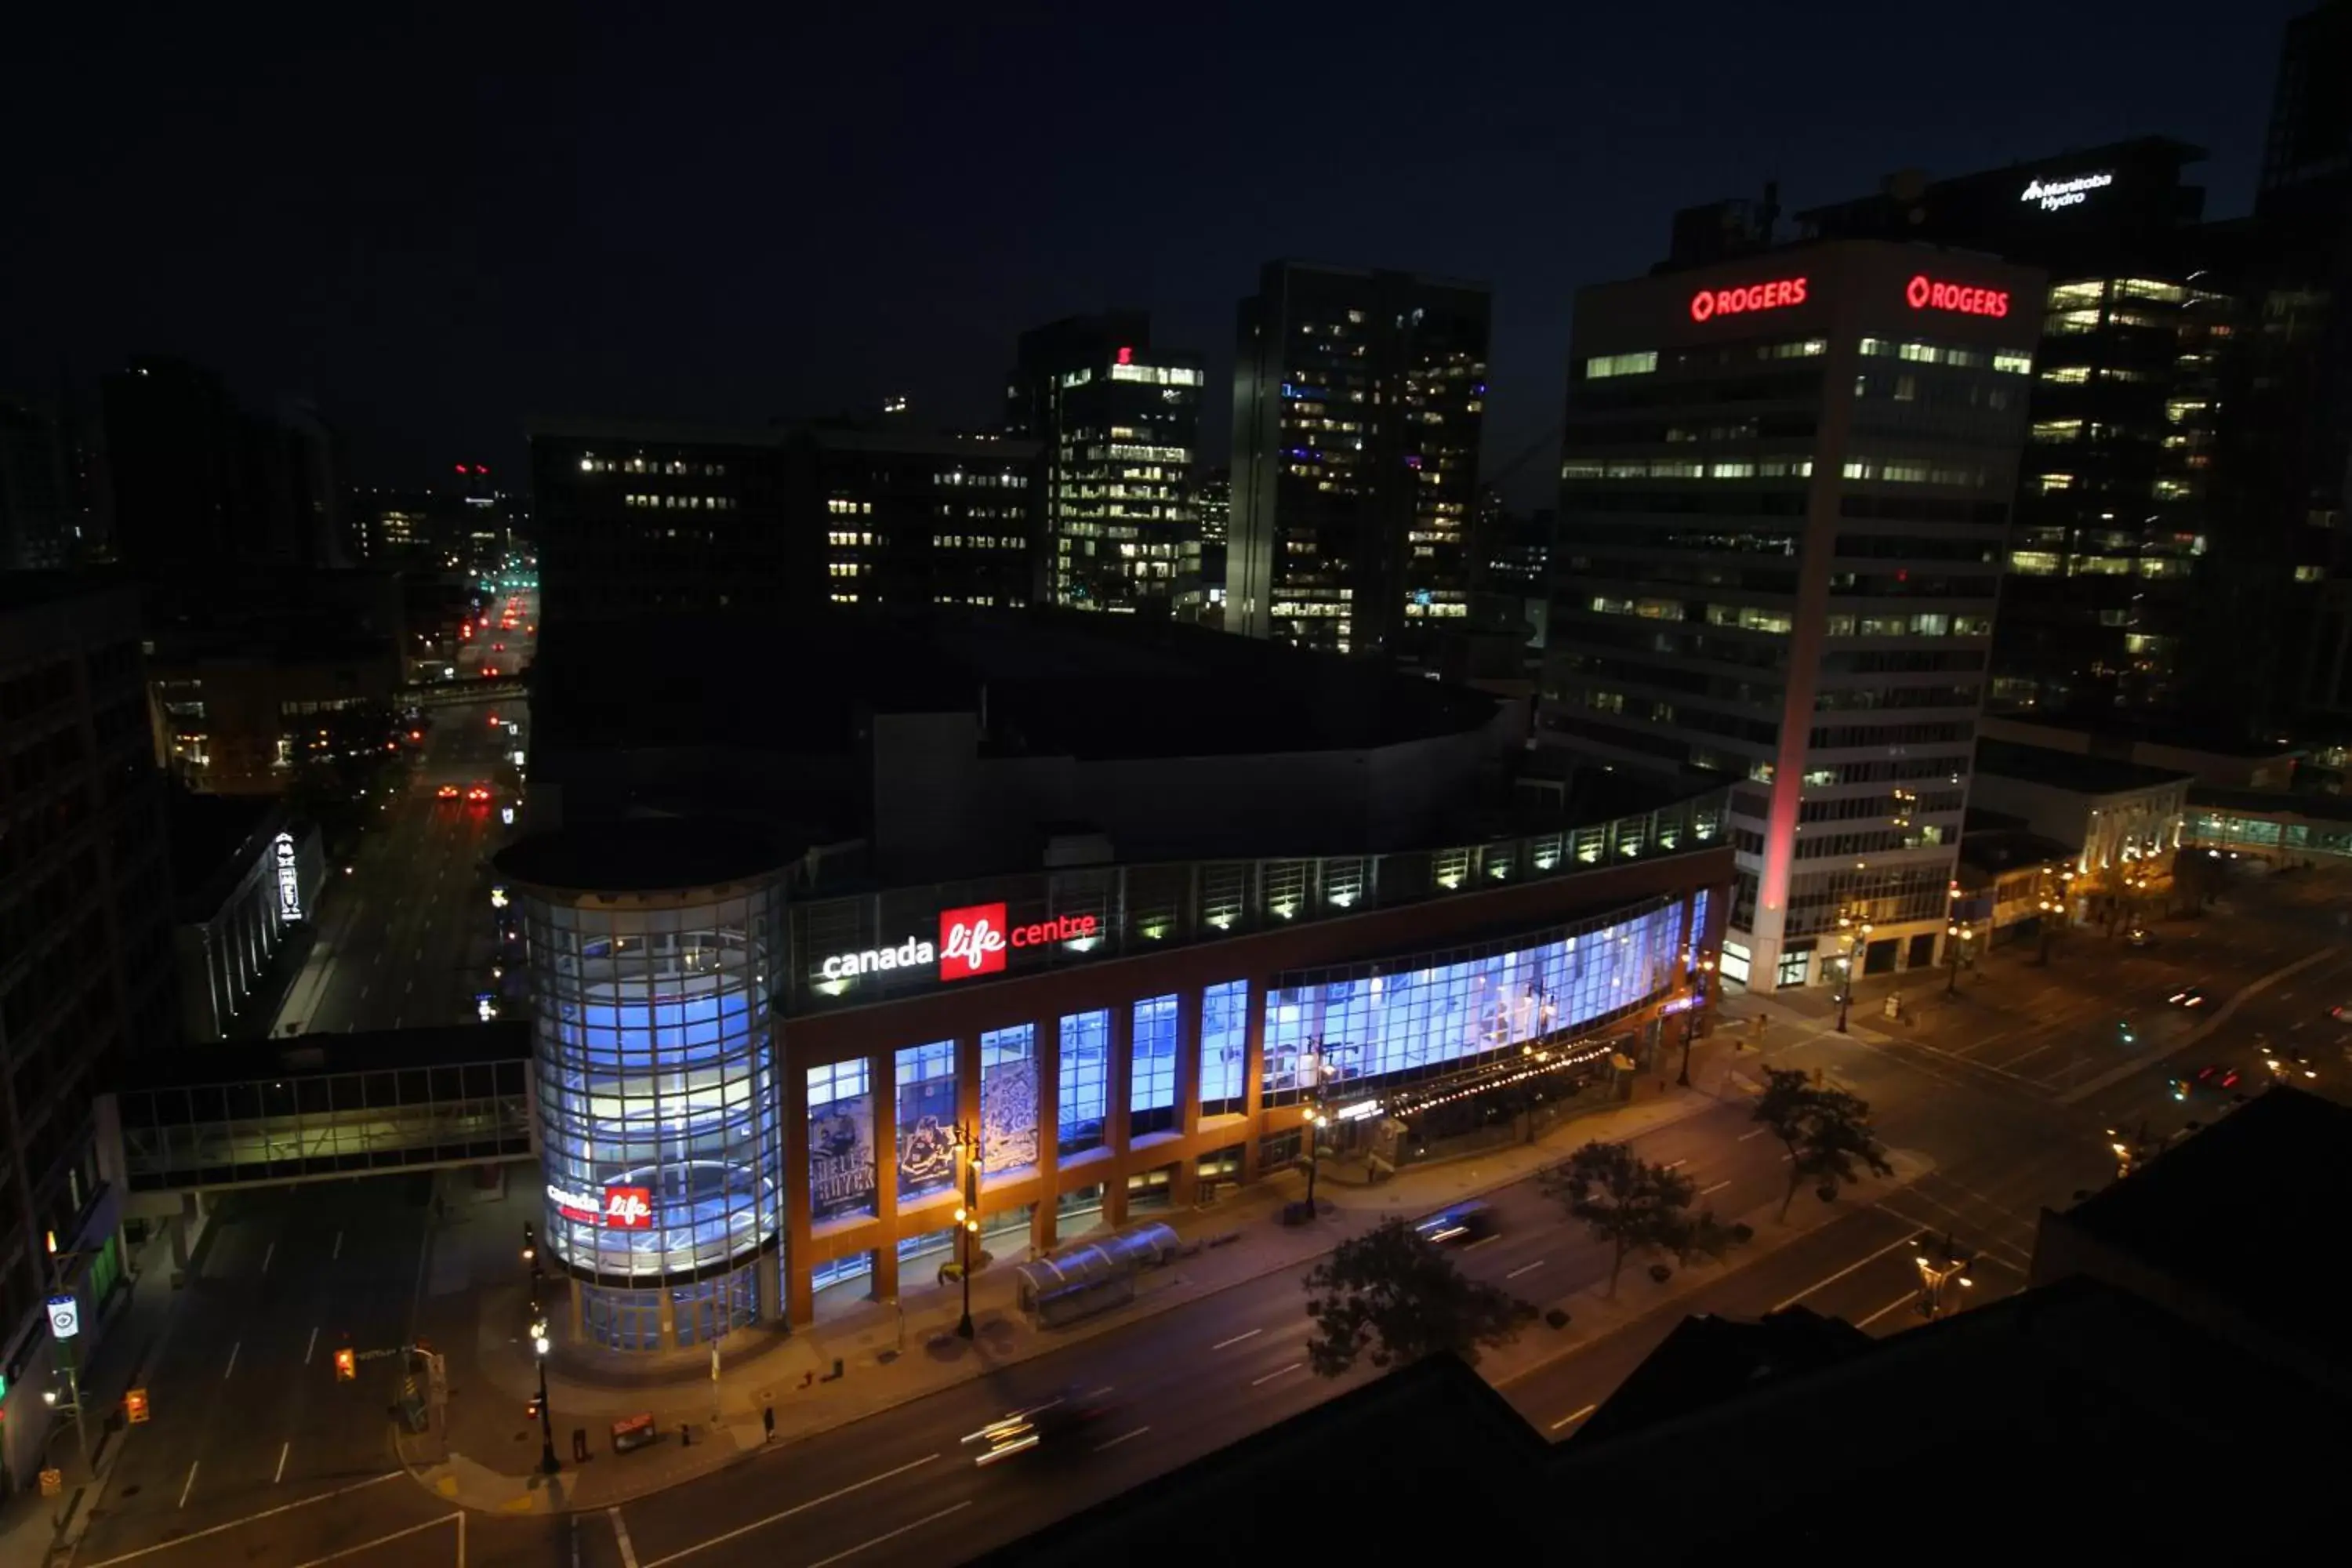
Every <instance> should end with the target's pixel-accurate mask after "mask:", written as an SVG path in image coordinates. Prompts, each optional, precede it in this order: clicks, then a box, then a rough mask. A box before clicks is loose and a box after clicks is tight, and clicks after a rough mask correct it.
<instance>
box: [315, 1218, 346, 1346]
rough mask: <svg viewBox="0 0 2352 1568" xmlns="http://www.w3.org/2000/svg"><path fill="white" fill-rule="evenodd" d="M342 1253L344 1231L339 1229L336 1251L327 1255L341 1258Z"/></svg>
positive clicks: (336, 1238)
mask: <svg viewBox="0 0 2352 1568" xmlns="http://www.w3.org/2000/svg"><path fill="white" fill-rule="evenodd" d="M342 1255H343V1233H342V1232H341V1231H340V1230H339V1231H337V1232H335V1250H334V1251H332V1252H330V1253H329V1254H327V1256H328V1257H329V1258H341V1256H342ZM311 1332H312V1333H314V1334H315V1333H317V1332H318V1330H316V1329H313V1330H311Z"/></svg>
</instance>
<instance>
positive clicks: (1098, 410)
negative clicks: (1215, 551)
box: [1006, 310, 1202, 614]
mask: <svg viewBox="0 0 2352 1568" xmlns="http://www.w3.org/2000/svg"><path fill="white" fill-rule="evenodd" d="M1201 385H1202V374H1201V361H1200V356H1199V355H1197V354H1187V353H1168V352H1166V351H1163V350H1156V349H1154V348H1153V347H1152V346H1151V318H1150V316H1149V315H1147V314H1146V313H1144V312H1143V311H1141V310H1118V311H1111V312H1108V313H1107V314H1104V315H1099V316H1073V317H1070V318H1068V319H1067V320H1066V321H1055V322H1054V323H1052V324H1051V325H1049V326H1044V327H1039V328H1037V329H1036V330H1035V331H1029V332H1024V333H1022V334H1021V343H1020V350H1019V353H1018V356H1017V363H1016V364H1015V365H1014V368H1013V374H1012V376H1011V378H1010V381H1009V384H1008V385H1007V388H1006V402H1007V410H1006V412H1007V420H1006V427H1007V429H1008V431H1009V432H1010V433H1011V434H1012V435H1013V436H1015V437H1024V438H1028V439H1033V440H1034V441H1036V442H1037V443H1039V445H1040V447H1042V449H1043V458H1042V464H1041V468H1040V473H1039V483H1038V486H1037V490H1036V493H1035V496H1034V502H1033V505H1034V510H1035V513H1036V517H1037V523H1036V525H1035V526H1036V529H1037V534H1038V541H1039V545H1040V548H1041V551H1042V552H1043V566H1044V571H1045V584H1044V592H1045V597H1046V598H1048V599H1049V600H1050V601H1051V602H1052V603H1054V604H1057V605H1075V606H1076V607H1078V608H1080V609H1090V610H1113V611H1123V612H1130V613H1131V612H1134V611H1138V610H1143V609H1147V608H1148V609H1151V610H1154V611H1156V612H1158V613H1161V614H1165V613H1167V612H1168V611H1169V610H1170V609H1171V606H1172V605H1173V604H1174V601H1175V599H1176V597H1177V595H1178V592H1179V585H1180V579H1181V575H1182V567H1183V560H1184V547H1185V545H1186V543H1187V542H1190V541H1191V540H1192V538H1193V537H1194V534H1193V521H1192V497H1191V494H1190V490H1191V482H1190V481H1191V477H1192V462H1193V459H1194V458H1195V457H1197V456H1198V452H1199V446H1200V423H1201Z"/></svg>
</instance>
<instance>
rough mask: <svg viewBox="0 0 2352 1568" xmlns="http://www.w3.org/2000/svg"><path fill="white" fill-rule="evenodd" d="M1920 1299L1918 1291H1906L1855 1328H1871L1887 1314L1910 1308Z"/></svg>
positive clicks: (1855, 1325)
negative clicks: (1896, 1309) (1899, 1308)
mask: <svg viewBox="0 0 2352 1568" xmlns="http://www.w3.org/2000/svg"><path fill="white" fill-rule="evenodd" d="M1918 1299H1919V1292H1918V1291H1916V1290H1906V1291H1904V1292H1903V1294H1901V1295H1900V1296H1897V1297H1895V1300H1892V1301H1889V1302H1887V1303H1886V1305H1885V1306H1884V1307H1881V1308H1879V1309H1878V1310H1876V1311H1875V1312H1873V1313H1871V1314H1870V1316H1868V1317H1867V1318H1864V1319H1863V1320H1862V1321H1859V1322H1857V1323H1855V1324H1854V1327H1855V1328H1857V1329H1866V1328H1868V1327H1870V1325H1871V1324H1873V1323H1874V1322H1876V1321H1878V1320H1879V1319H1881V1318H1883V1317H1885V1316H1886V1314H1887V1313H1889V1312H1891V1311H1893V1310H1895V1308H1897V1307H1907V1306H1909V1305H1910V1304H1911V1303H1912V1302H1914V1301H1916V1300H1918Z"/></svg>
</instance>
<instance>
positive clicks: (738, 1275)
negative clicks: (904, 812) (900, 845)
mask: <svg viewBox="0 0 2352 1568" xmlns="http://www.w3.org/2000/svg"><path fill="white" fill-rule="evenodd" d="M498 867H499V872H500V874H501V875H502V876H503V877H504V878H505V879H506V880H507V883H508V890H509V896H510V897H512V898H513V899H514V900H516V902H517V904H518V906H519V908H520V913H521V915H522V919H523V929H524V931H525V935H526V939H527V941H528V943H529V963H530V990H531V1005H532V1010H533V1015H534V1023H533V1026H532V1027H533V1033H534V1040H533V1045H534V1056H535V1058H536V1060H535V1067H534V1076H535V1079H536V1089H537V1092H538V1121H539V1131H540V1139H541V1166H542V1170H543V1173H544V1176H545V1182H546V1194H545V1219H544V1221H543V1223H542V1225H541V1236H542V1237H543V1238H544V1247H545V1248H546V1251H547V1253H548V1254H549V1255H550V1256H551V1261H552V1263H553V1264H554V1265H555V1266H556V1267H557V1268H560V1269H561V1270H562V1271H563V1272H564V1273H565V1274H567V1275H568V1276H569V1277H570V1280H571V1286H572V1314H573V1317H572V1328H573V1331H574V1334H575V1336H576V1337H577V1338H579V1339H580V1340H582V1341H584V1342H588V1343H593V1344H596V1345H600V1346H603V1347H604V1348H606V1349H610V1350H618V1351H656V1350H665V1349H671V1348H676V1347H684V1346H697V1345H704V1344H709V1343H710V1342H713V1341H715V1340H717V1339H718V1338H719V1337H720V1336H722V1335H724V1334H726V1333H727V1332H729V1331H730V1330H733V1329H737V1328H740V1327H743V1326H746V1325H748V1324H751V1323H753V1322H757V1321H763V1320H775V1319H780V1318H782V1315H783V1311H784V1300H783V1292H782V1289H781V1288H780V1284H779V1280H780V1273H779V1269H780V1265H781V1262H782V1258H781V1254H782V1228H783V1226H782V1211H783V1202H784V1195H783V1194H784V1188H783V1168H782V1167H783V1140H782V1130H781V1128H780V1125H779V1122H778V1116H777V1108H778V1094H777V1082H778V1080H777V1078H776V1071H777V1062H776V1047H775V1043H774V1037H773V1032H772V1021H771V1018H770V1013H769V996H770V987H771V985H772V982H773V981H774V979H775V977H776V976H777V975H778V974H779V973H781V969H780V965H781V964H782V961H783V950H784V884H785V880H786V878H787V876H788V871H789V868H788V867H787V865H786V864H785V863H784V862H783V860H782V858H781V855H780V853H779V851H777V850H776V849H775V848H774V847H772V845H770V844H768V843H767V842H765V841H764V840H762V839H761V838H759V837H757V836H756V835H754V834H752V833H751V832H750V831H749V830H747V829H745V828H743V827H741V826H737V825H734V824H728V823H716V822H704V821H682V820H677V819H660V820H647V821H638V822H622V823H602V824H598V825H596V826H593V827H585V826H583V827H579V828H572V829H564V830H561V831H557V832H552V833H546V834H541V835H537V836H535V837H530V838H526V839H524V840H522V841H521V842H520V843H518V844H515V845H513V846H511V847H509V848H508V849H506V850H505V851H503V852H502V853H501V854H500V855H499V858H498Z"/></svg>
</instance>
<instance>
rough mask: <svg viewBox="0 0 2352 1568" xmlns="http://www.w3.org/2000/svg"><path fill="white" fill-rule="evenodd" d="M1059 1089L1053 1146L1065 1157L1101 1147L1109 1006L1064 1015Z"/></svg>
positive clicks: (1106, 1114) (1106, 1106) (1106, 1098)
mask: <svg viewBox="0 0 2352 1568" xmlns="http://www.w3.org/2000/svg"><path fill="white" fill-rule="evenodd" d="M1061 1091H1062V1092H1061V1099H1060V1106H1061V1111H1060V1117H1059V1120H1060V1122H1061V1126H1060V1128H1059V1130H1058V1136H1057V1137H1056V1138H1055V1148H1056V1150H1057V1151H1058V1152H1060V1153H1061V1154H1062V1155H1064V1156H1065V1157H1067V1156H1069V1155H1071V1154H1083V1153H1084V1152H1087V1150H1089V1149H1099V1148H1101V1147H1102V1144H1103V1137H1104V1124H1105V1122H1106V1121H1108V1118H1109V1115H1110V1009H1109V1008H1108V1007H1097V1008H1096V1009H1095V1010H1094V1011H1092V1012H1090V1013H1071V1014H1067V1015H1065V1016H1064V1017H1063V1019H1062V1073H1061Z"/></svg>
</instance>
